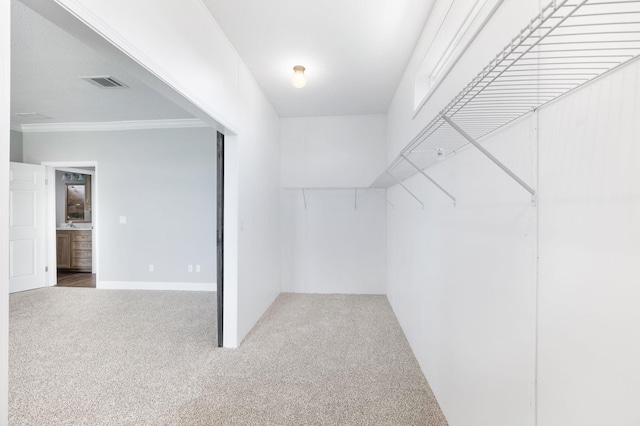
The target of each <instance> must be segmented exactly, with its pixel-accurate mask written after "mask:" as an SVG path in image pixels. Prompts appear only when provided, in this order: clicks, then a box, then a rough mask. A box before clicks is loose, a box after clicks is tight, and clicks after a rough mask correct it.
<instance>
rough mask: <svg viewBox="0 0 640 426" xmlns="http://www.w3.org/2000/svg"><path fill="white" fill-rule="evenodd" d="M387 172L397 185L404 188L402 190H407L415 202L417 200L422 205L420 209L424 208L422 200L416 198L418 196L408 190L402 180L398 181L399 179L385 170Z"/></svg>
mask: <svg viewBox="0 0 640 426" xmlns="http://www.w3.org/2000/svg"><path fill="white" fill-rule="evenodd" d="M387 174H388V175H389V176H391V178H392V179H393V180H394V181H396V183H397V184H398V185H400V186H401V187H402V188H404V190H405V191H407V192H408V193H409V195H411V196H412V197H413V198H415V200H416V201H417V202H419V203H420V205H421V206H422V210H424V203H423V202H422V200H420V198H418V196H417V195H416V194H414V193H413V192H411V191H410V190H409V188H407V187H406V186H404V184H403V183H402V182H400V181H399V180H398V179H397V178H396V177H395V176H394V175H392V174H391V173H389V172H387Z"/></svg>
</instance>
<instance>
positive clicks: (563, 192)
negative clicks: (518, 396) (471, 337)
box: [538, 61, 640, 426]
mask: <svg viewBox="0 0 640 426" xmlns="http://www.w3.org/2000/svg"><path fill="white" fill-rule="evenodd" d="M639 114H640V62H638V61H636V62H635V63H634V64H631V65H629V66H627V67H625V68H624V69H622V70H620V71H617V72H615V73H613V74H611V75H609V76H607V77H606V78H604V79H602V80H601V81H600V82H597V83H595V84H592V85H590V86H588V87H585V88H584V89H583V90H580V91H579V92H577V93H575V94H573V95H571V96H570V97H568V98H566V99H565V100H563V101H561V102H558V103H557V104H554V105H552V106H550V107H549V108H545V109H544V110H542V111H541V112H540V122H541V124H540V183H539V189H540V213H539V222H540V268H539V270H540V284H539V285H540V316H539V324H540V332H539V333H540V337H539V352H538V365H539V376H538V382H539V389H538V392H539V408H540V409H539V413H538V418H539V424H540V425H541V426H561V425H562V426H564V425H584V426H597V425H604V424H607V425H616V426H636V425H639V424H640V405H639V401H640V363H639V362H638V360H639V359H640V339H639V338H638V336H640V309H639V308H638V307H639V306H640V285H639V284H638V283H640V266H639V265H640V262H639V259H640V168H638V164H640V146H639V145H638V142H639V141H640V122H639V120H638V116H639Z"/></svg>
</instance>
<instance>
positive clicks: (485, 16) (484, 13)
mask: <svg viewBox="0 0 640 426" xmlns="http://www.w3.org/2000/svg"><path fill="white" fill-rule="evenodd" d="M503 1H504V0H484V2H485V3H484V5H482V6H481V8H480V10H478V11H477V13H476V14H475V15H474V16H471V15H472V14H473V10H471V11H469V15H467V17H466V18H465V20H464V22H463V23H462V26H461V27H460V28H458V32H457V33H456V35H455V36H454V38H453V39H452V40H451V42H450V44H449V45H448V46H447V48H446V49H445V52H444V54H443V55H442V56H441V57H438V58H436V59H437V62H438V64H439V65H438V68H439V70H438V71H437V73H436V76H435V77H434V81H433V82H432V83H431V84H429V87H428V88H427V89H426V90H425V91H423V92H422V93H420V94H418V90H419V89H418V88H417V87H416V86H417V84H416V81H418V79H424V78H432V76H431V75H430V73H427V74H425V73H424V72H423V67H424V66H425V65H426V64H427V63H428V60H430V61H433V59H434V58H431V57H430V55H429V52H430V50H431V47H432V46H433V43H434V41H435V39H436V38H437V37H438V34H439V32H440V30H439V29H438V31H436V33H435V34H434V35H433V36H432V38H431V41H430V43H429V47H427V50H426V52H425V54H424V57H423V59H422V62H421V63H420V67H419V68H418V71H417V72H416V74H415V75H414V77H413V91H414V93H413V97H414V109H413V115H412V118H416V116H417V115H418V114H419V113H420V111H421V110H422V108H423V107H424V106H425V104H426V103H427V101H429V99H431V96H433V94H434V93H435V91H436V90H437V89H438V88H439V87H440V85H441V84H442V82H443V81H444V80H445V79H446V78H447V76H448V75H449V73H450V72H451V71H452V70H453V68H454V67H455V66H456V64H457V63H458V61H459V60H460V58H462V55H464V54H465V52H466V51H467V49H468V48H469V46H471V43H473V41H474V40H475V39H476V38H477V37H478V35H479V34H480V32H481V31H482V30H483V29H484V27H485V26H486V25H487V23H488V22H489V20H490V19H491V18H492V17H493V15H494V14H495V13H496V11H497V10H498V8H499V7H500V6H501V5H502V2H503ZM454 2H455V0H453V1H452V2H451V5H450V6H452V5H453V3H454ZM490 3H492V4H490ZM476 5H477V3H476ZM487 6H489V7H488V8H487ZM474 8H475V6H474ZM432 13H433V12H432ZM447 14H448V12H447ZM447 14H445V16H444V18H443V20H442V22H441V23H440V25H441V26H442V25H444V24H446V19H447ZM470 18H471V22H469V19H470ZM430 19H431V16H429V20H430ZM467 22H469V24H468V25H467V24H466V23H467ZM427 25H429V22H427ZM460 31H462V33H460ZM418 98H420V102H418Z"/></svg>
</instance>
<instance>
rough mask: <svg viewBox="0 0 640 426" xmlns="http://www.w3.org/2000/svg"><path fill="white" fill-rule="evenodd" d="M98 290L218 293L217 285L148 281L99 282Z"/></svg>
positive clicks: (97, 284)
mask: <svg viewBox="0 0 640 426" xmlns="http://www.w3.org/2000/svg"><path fill="white" fill-rule="evenodd" d="M96 288H98V289H102V290H173V291H208V292H211V291H213V292H215V291H216V288H217V287H216V283H173V282H148V281H97V282H96Z"/></svg>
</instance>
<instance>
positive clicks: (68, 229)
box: [56, 226, 93, 231]
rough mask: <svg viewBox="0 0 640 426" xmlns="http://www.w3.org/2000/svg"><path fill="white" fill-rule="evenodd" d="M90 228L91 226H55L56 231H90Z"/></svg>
mask: <svg viewBox="0 0 640 426" xmlns="http://www.w3.org/2000/svg"><path fill="white" fill-rule="evenodd" d="M92 229H93V228H69V227H68V226H65V227H63V228H61V227H58V228H56V231H91V230H92Z"/></svg>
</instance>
